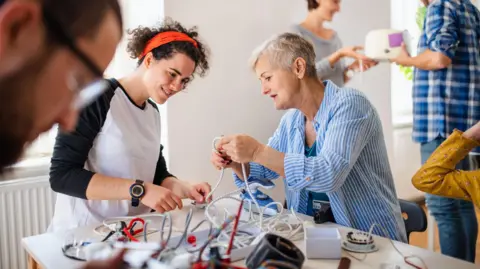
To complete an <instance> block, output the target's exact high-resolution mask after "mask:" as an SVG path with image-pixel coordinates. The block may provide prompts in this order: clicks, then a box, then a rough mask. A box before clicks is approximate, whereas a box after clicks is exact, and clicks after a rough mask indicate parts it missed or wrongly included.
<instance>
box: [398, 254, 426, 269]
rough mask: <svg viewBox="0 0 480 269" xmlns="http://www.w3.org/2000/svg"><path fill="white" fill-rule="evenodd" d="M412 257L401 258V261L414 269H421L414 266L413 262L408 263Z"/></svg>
mask: <svg viewBox="0 0 480 269" xmlns="http://www.w3.org/2000/svg"><path fill="white" fill-rule="evenodd" d="M413 257H414V256H406V257H404V258H403V260H404V261H405V263H406V264H408V265H410V266H411V267H413V268H415V269H423V268H422V267H420V266H418V265H416V264H414V263H413V262H411V261H409V259H410V258H413Z"/></svg>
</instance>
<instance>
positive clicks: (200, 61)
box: [127, 18, 209, 77]
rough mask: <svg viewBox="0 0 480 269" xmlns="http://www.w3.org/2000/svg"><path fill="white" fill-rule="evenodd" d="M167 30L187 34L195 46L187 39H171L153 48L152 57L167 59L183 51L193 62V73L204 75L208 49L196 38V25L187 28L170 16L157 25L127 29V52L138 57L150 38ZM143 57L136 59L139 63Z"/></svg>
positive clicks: (134, 57)
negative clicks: (128, 36)
mask: <svg viewBox="0 0 480 269" xmlns="http://www.w3.org/2000/svg"><path fill="white" fill-rule="evenodd" d="M167 31H176V32H180V33H184V34H186V35H188V36H189V37H191V38H192V39H194V40H195V41H196V42H197V47H195V46H194V45H193V44H192V43H191V42H188V41H173V42H170V43H167V44H165V45H162V46H160V47H157V48H155V49H153V50H152V54H153V57H154V58H155V59H156V60H161V59H169V58H171V57H172V56H173V55H174V54H175V53H183V54H185V55H187V56H188V57H190V58H191V59H192V60H193V61H194V62H195V71H194V73H197V74H199V75H200V76H201V77H203V76H205V74H206V73H207V71H208V69H209V64H208V55H209V49H208V48H207V47H206V46H205V44H203V43H202V42H200V41H199V40H198V32H197V27H192V28H190V29H187V28H185V27H183V26H182V25H181V24H180V23H179V22H177V21H174V20H172V19H171V18H166V19H165V20H164V21H163V22H162V23H161V24H160V25H159V26H158V27H144V26H140V27H138V28H135V29H133V30H128V31H127V33H128V34H129V35H130V38H129V42H128V45H127V52H128V53H129V54H130V57H131V58H132V59H138V57H140V55H141V54H142V52H143V50H144V48H145V46H146V45H147V42H148V41H149V40H150V39H152V38H153V37H154V36H155V35H157V34H159V33H162V32H167ZM143 58H144V57H142V58H140V59H138V64H139V65H140V64H141V63H142V62H143Z"/></svg>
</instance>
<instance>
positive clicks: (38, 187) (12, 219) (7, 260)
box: [0, 176, 55, 269]
mask: <svg viewBox="0 0 480 269" xmlns="http://www.w3.org/2000/svg"><path fill="white" fill-rule="evenodd" d="M54 203H55V193H54V192H53V191H52V190H51V189H50V185H49V182H48V176H43V177H33V178H26V179H15V180H10V181H0V269H15V268H19V269H25V268H27V256H26V252H25V251H24V250H23V248H22V245H21V239H22V238H23V237H26V236H31V235H36V234H40V233H43V232H45V231H46V229H47V227H48V225H49V223H50V220H51V218H52V215H53V208H54Z"/></svg>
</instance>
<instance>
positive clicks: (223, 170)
mask: <svg viewBox="0 0 480 269" xmlns="http://www.w3.org/2000/svg"><path fill="white" fill-rule="evenodd" d="M224 173H225V168H223V167H222V171H221V172H220V178H219V179H218V180H217V183H216V184H215V187H213V189H212V190H211V191H210V193H209V194H208V195H207V197H206V198H205V203H207V201H208V199H210V197H211V196H212V195H213V193H214V192H215V191H216V190H217V188H218V186H219V185H220V183H221V182H222V179H223V174H224Z"/></svg>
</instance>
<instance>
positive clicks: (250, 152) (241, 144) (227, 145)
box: [218, 135, 264, 163]
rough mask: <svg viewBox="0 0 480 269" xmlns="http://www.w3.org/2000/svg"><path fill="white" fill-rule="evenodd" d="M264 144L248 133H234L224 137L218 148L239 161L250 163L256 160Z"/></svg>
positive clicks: (235, 160) (233, 159)
mask: <svg viewBox="0 0 480 269" xmlns="http://www.w3.org/2000/svg"><path fill="white" fill-rule="evenodd" d="M263 147H264V145H263V144H261V143H260V142H258V141H257V140H255V139H254V138H252V137H250V136H248V135H232V136H227V137H223V138H222V139H221V140H220V142H219V144H218V150H219V151H221V152H224V154H226V155H227V156H230V158H231V160H232V161H234V162H237V163H248V162H252V161H254V160H255V157H256V156H257V154H258V153H259V152H260V151H261V150H262V149H263Z"/></svg>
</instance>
